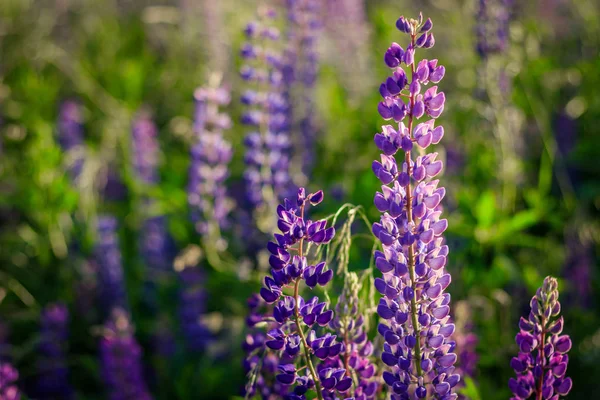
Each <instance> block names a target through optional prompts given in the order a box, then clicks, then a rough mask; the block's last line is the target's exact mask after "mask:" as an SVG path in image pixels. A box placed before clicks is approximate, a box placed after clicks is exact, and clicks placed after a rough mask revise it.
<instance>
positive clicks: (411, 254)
mask: <svg viewBox="0 0 600 400" xmlns="http://www.w3.org/2000/svg"><path fill="white" fill-rule="evenodd" d="M415 38H416V35H411V42H412V47H413V48H415ZM411 72H412V76H411V79H414V76H415V61H413V63H412V64H411ZM414 106H415V96H414V95H413V94H412V93H411V94H410V114H409V115H408V135H409V138H410V139H411V140H412V126H413V114H412V112H413V109H414ZM404 161H405V162H406V165H407V173H408V176H409V182H408V186H407V187H406V217H407V219H408V222H409V227H411V226H412V225H414V221H413V214H412V190H411V185H410V175H411V173H412V166H411V162H412V159H411V155H410V150H409V151H407V152H405V153H404ZM408 271H409V274H410V282H411V286H412V291H413V296H412V298H411V299H410V314H411V320H412V325H413V331H414V334H415V339H416V341H417V344H416V345H415V366H416V368H417V376H418V377H420V376H422V375H423V370H422V369H421V338H420V333H419V322H418V320H417V300H416V297H417V283H416V279H415V249H414V243H413V244H411V245H410V246H408Z"/></svg>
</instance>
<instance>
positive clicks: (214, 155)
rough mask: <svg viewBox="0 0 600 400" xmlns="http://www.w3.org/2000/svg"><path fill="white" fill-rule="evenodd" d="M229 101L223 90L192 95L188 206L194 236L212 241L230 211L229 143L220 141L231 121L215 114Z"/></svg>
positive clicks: (222, 139)
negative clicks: (227, 181) (205, 237)
mask: <svg viewBox="0 0 600 400" xmlns="http://www.w3.org/2000/svg"><path fill="white" fill-rule="evenodd" d="M230 100H231V98H230V95H229V92H228V91H227V90H226V89H225V88H198V89H196V91H195V92H194V101H195V111H194V133H195V144H194V145H193V147H192V150H191V158H192V162H191V165H190V169H189V181H188V189H187V191H188V204H189V206H190V209H191V217H192V221H193V222H194V224H195V226H196V230H197V231H198V233H200V234H204V235H211V236H212V237H214V238H215V239H216V238H218V236H220V233H219V232H220V230H222V229H225V228H227V226H228V221H227V218H228V216H229V213H230V211H231V208H232V207H231V201H230V200H229V198H228V197H227V188H226V186H225V180H226V179H227V177H228V176H229V168H228V167H229V162H230V161H231V157H232V154H233V153H232V149H231V144H229V142H227V141H226V140H225V139H224V138H223V130H225V129H229V128H230V127H231V119H230V118H229V116H228V115H227V114H224V113H220V112H219V107H220V106H226V105H227V104H229V101H230Z"/></svg>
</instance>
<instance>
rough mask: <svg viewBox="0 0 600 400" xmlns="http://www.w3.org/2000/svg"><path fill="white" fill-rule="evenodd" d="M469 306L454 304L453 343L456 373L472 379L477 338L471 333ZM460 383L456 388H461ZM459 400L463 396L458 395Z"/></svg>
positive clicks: (476, 358)
mask: <svg viewBox="0 0 600 400" xmlns="http://www.w3.org/2000/svg"><path fill="white" fill-rule="evenodd" d="M469 307H470V306H469V304H468V303H467V302H466V301H459V302H458V303H456V311H455V313H454V315H455V318H454V325H455V326H456V330H455V332H454V336H453V338H454V341H455V342H456V353H457V355H458V360H457V362H456V370H457V373H458V374H459V375H460V376H462V377H466V376H468V377H471V378H474V377H475V374H476V372H477V363H478V362H479V356H478V354H477V351H476V350H477V349H476V348H477V344H478V343H479V338H478V337H477V335H476V334H475V333H474V332H473V322H472V320H471V313H470V311H469ZM462 386H463V385H462V381H461V382H459V385H458V387H462ZM458 398H459V399H464V398H465V396H463V395H459V396H458Z"/></svg>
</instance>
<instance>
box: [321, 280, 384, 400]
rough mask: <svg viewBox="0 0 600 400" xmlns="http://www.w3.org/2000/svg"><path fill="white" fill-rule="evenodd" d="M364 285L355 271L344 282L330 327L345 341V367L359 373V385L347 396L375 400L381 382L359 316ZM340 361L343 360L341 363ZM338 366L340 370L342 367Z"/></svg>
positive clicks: (361, 316)
mask: <svg viewBox="0 0 600 400" xmlns="http://www.w3.org/2000/svg"><path fill="white" fill-rule="evenodd" d="M360 288H361V283H360V281H359V279H358V276H357V275H356V273H354V272H349V273H348V274H347V276H346V279H345V282H344V290H343V291H342V294H341V295H340V297H339V299H338V303H337V304H336V306H335V313H336V317H335V318H334V319H333V320H332V321H331V324H330V327H331V328H332V329H333V330H334V331H335V332H336V334H337V335H338V336H339V337H341V338H342V339H343V341H344V355H343V359H344V361H345V364H346V365H348V368H350V369H351V370H352V371H354V373H355V374H356V378H357V382H358V384H357V385H356V387H354V388H353V389H352V391H351V393H348V394H347V396H352V397H353V398H354V399H355V400H370V399H375V398H376V396H377V393H378V392H379V389H380V386H381V383H380V382H379V379H378V378H377V375H376V372H377V367H376V366H375V363H374V362H373V360H372V357H373V343H372V342H371V341H370V340H369V339H368V337H367V333H366V332H365V328H364V324H365V318H364V316H363V315H362V314H360V313H359V310H358V306H359V299H358V292H359V291H360ZM338 361H341V360H338ZM343 365H344V364H343V363H341V364H340V363H338V365H337V366H336V367H337V368H341V367H343Z"/></svg>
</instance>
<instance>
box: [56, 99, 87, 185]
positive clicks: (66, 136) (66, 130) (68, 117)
mask: <svg viewBox="0 0 600 400" xmlns="http://www.w3.org/2000/svg"><path fill="white" fill-rule="evenodd" d="M81 114H82V112H81V105H79V103H77V102H75V101H73V100H67V101H65V102H63V103H62V104H61V105H60V111H59V117H58V143H59V145H60V147H61V148H62V150H63V151H64V152H65V154H66V156H67V170H68V171H69V174H70V175H71V178H72V179H73V180H75V181H77V178H79V175H81V171H82V170H83V164H84V160H85V158H84V155H85V144H84V141H83V121H82V120H83V117H82V115H81Z"/></svg>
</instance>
